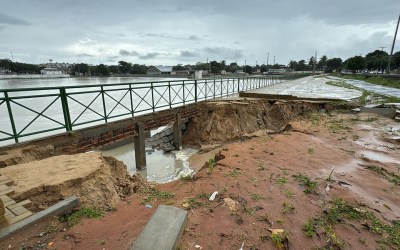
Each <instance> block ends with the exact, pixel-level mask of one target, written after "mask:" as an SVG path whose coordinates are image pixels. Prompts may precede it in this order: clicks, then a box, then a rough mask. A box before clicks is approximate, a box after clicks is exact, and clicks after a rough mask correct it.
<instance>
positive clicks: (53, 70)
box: [40, 68, 64, 75]
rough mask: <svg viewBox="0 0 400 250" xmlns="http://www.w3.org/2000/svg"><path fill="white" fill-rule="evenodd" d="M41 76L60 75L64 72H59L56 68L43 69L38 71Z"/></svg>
mask: <svg viewBox="0 0 400 250" xmlns="http://www.w3.org/2000/svg"><path fill="white" fill-rule="evenodd" d="M40 74H42V75H62V74H64V71H62V70H59V69H58V68H44V69H42V70H41V71H40Z"/></svg>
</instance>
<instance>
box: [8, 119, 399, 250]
mask: <svg viewBox="0 0 400 250" xmlns="http://www.w3.org/2000/svg"><path fill="white" fill-rule="evenodd" d="M291 125H292V130H291V131H287V132H284V133H282V134H273V135H264V136H260V137H257V138H253V139H249V140H244V141H239V142H234V143H229V144H225V145H221V146H220V147H219V149H216V150H217V151H218V150H220V151H221V154H222V155H223V157H224V158H223V159H221V160H219V161H217V162H216V165H215V166H214V167H210V165H207V164H205V165H204V164H199V162H204V161H207V159H209V157H210V155H212V154H213V153H214V152H215V151H211V152H212V153H210V152H208V153H207V155H199V156H196V157H197V161H196V162H197V166H200V165H204V167H203V168H201V169H200V171H199V172H198V173H197V174H196V175H195V176H194V178H192V179H191V180H178V181H175V182H172V183H168V184H163V185H157V186H156V188H157V189H158V190H162V191H166V192H171V193H174V197H173V198H169V199H163V197H162V196H159V197H158V198H157V197H156V198H155V199H150V200H146V201H145V198H146V197H148V196H149V193H137V194H133V195H132V196H129V197H127V198H126V199H125V200H124V201H122V202H120V203H119V204H118V206H117V207H116V208H115V211H113V212H108V213H106V215H105V216H104V217H103V218H101V219H82V220H81V222H80V223H79V224H78V225H76V226H73V227H67V226H66V225H65V224H64V223H60V222H58V220H57V218H52V219H49V220H47V221H44V222H41V223H39V224H38V225H35V227H32V228H30V229H27V230H25V231H23V232H21V233H18V234H17V235H14V236H12V238H8V239H6V240H3V241H2V242H1V243H0V249H7V248H11V249H18V247H19V246H21V245H24V246H32V248H33V249H45V248H49V249H128V248H129V246H130V245H131V243H132V242H133V240H134V239H135V238H136V237H137V236H138V235H139V233H140V231H141V230H142V229H143V228H144V226H145V224H146V223H147V221H148V219H149V218H150V217H151V215H152V214H153V213H154V211H155V210H156V208H157V206H158V205H159V204H168V205H173V206H177V207H180V208H182V209H187V210H188V213H189V221H188V225H187V227H186V229H185V231H184V233H183V236H182V239H181V240H180V242H179V246H180V249H239V248H240V247H241V246H242V244H243V245H244V246H243V249H277V248H276V246H275V244H274V242H273V239H272V237H271V232H270V231H269V230H268V229H283V230H285V231H286V232H287V233H288V235H289V236H288V239H289V246H290V249H318V248H323V247H327V248H328V249H377V248H378V247H384V248H386V249H398V248H399V245H397V246H395V245H393V244H391V245H390V244H385V243H379V240H384V239H388V235H386V234H383V236H381V235H380V234H378V233H376V232H374V230H373V228H371V226H370V225H371V224H370V222H369V221H367V220H364V219H362V220H352V219H349V218H348V217H343V218H341V217H340V214H339V215H338V216H339V217H338V219H337V221H335V223H333V224H332V225H329V226H326V227H324V228H321V227H318V226H317V225H314V226H315V228H314V229H315V230H314V233H313V234H312V236H311V237H308V236H307V235H306V234H305V231H304V230H303V228H304V225H305V224H306V223H307V221H308V220H309V219H310V218H314V219H315V221H316V218H325V217H327V216H328V215H329V214H330V211H334V210H333V205H334V204H336V203H337V202H338V201H341V200H339V199H343V200H344V201H345V202H347V203H346V204H350V205H351V206H352V208H351V209H350V210H351V211H353V212H354V211H356V212H357V213H359V214H362V213H365V214H366V213H368V214H369V213H371V214H374V215H375V216H376V218H378V219H379V221H382V223H385V224H387V225H391V222H390V221H393V220H400V206H399V204H400V186H399V184H396V183H393V182H391V180H392V177H393V176H394V177H395V176H399V175H400V151H399V150H398V149H399V148H400V145H399V144H398V138H399V134H398V133H399V130H400V125H399V124H398V123H395V122H394V121H392V120H390V119H386V118H382V117H377V116H374V115H368V114H361V115H355V114H334V115H331V116H329V115H326V114H321V113H313V114H311V115H310V116H309V119H307V120H305V119H303V120H296V121H293V122H292V123H291ZM214 150H215V149H214ZM368 166H376V167H379V168H382V169H384V170H386V171H387V172H384V173H389V172H390V173H392V174H393V175H391V177H390V176H388V175H385V174H382V172H376V171H374V170H372V169H371V168H368ZM332 171H333V172H332ZM331 172H332V174H331V176H330V173H331ZM300 173H301V174H302V176H307V177H308V178H309V180H310V181H315V182H316V186H315V189H313V190H312V192H308V193H306V192H305V191H306V190H307V187H308V186H307V184H305V183H304V182H302V181H299V179H298V178H296V177H295V176H299V174H300ZM329 176H330V178H329ZM394 177H393V178H394ZM327 179H329V180H327ZM214 191H218V192H219V195H218V196H217V198H216V199H215V201H209V200H208V197H209V196H210V195H211V194H212V193H213V192H214ZM224 198H231V199H232V200H233V201H235V202H236V204H235V206H236V208H237V210H236V211H232V210H231V209H230V207H229V206H228V205H227V204H225V202H224ZM335 202H336V203H335ZM146 204H147V205H151V208H147V207H146ZM360 211H361V212H360ZM315 221H314V222H315ZM314 224H315V223H314ZM395 233H396V232H395ZM397 233H399V234H400V232H397ZM49 243H50V245H49ZM399 244H400V243H399ZM196 245H197V248H196V247H195V246H196ZM200 247H201V248H200Z"/></svg>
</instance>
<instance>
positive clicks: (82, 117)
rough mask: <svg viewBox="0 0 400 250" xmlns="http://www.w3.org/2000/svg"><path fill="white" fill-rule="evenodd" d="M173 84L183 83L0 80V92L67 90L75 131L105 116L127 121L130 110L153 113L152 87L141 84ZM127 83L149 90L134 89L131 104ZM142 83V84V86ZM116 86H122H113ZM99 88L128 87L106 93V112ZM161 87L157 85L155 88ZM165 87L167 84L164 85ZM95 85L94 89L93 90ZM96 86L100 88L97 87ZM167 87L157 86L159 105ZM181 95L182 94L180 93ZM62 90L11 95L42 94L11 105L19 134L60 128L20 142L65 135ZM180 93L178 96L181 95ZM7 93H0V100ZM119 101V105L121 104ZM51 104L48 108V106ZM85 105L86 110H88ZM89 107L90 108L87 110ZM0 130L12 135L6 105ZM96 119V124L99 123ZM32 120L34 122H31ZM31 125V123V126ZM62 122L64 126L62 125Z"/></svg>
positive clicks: (142, 79) (1, 107)
mask: <svg viewBox="0 0 400 250" xmlns="http://www.w3.org/2000/svg"><path fill="white" fill-rule="evenodd" d="M166 80H167V81H174V80H176V81H177V82H176V83H177V84H179V83H181V82H182V80H183V79H182V78H181V79H172V78H167V79H166V78H159V77H157V78H149V77H82V78H54V79H8V80H5V79H2V80H0V90H4V89H25V88H48V87H68V88H69V89H67V93H70V94H71V95H69V97H68V106H69V112H70V116H71V120H72V123H73V126H74V129H79V128H83V127H88V126H94V125H97V124H101V123H104V122H105V121H104V118H103V117H104V113H106V114H107V116H110V118H109V119H108V121H113V120H118V119H122V118H128V117H130V116H131V115H130V114H129V115H128V114H127V113H130V112H129V110H128V109H130V108H131V105H133V108H134V109H135V110H136V111H140V110H146V109H147V112H150V111H151V110H150V109H149V108H151V103H152V101H151V98H152V96H151V93H148V92H147V90H148V86H149V85H150V84H146V83H144V84H141V82H149V81H152V82H159V81H166ZM127 83H133V84H132V85H131V86H132V87H134V86H139V85H140V86H143V87H146V86H147V87H146V88H142V89H135V90H134V91H133V92H132V103H131V99H130V94H129V90H128V89H127V88H128V85H127ZM139 83H140V84H139ZM113 84H122V85H118V86H114V85H113ZM98 85H104V86H105V87H104V89H105V90H112V89H116V88H125V89H124V90H116V91H111V92H107V93H108V95H106V94H105V97H104V101H105V104H106V110H104V108H103V101H102V96H101V95H100V94H99V93H100V90H101V87H98ZM158 85H161V84H158V83H155V84H154V86H158ZM164 85H165V84H164ZM81 86H89V87H86V88H79V87H81ZM90 86H93V87H90ZM96 86H97V87H96ZM176 88H178V86H177V87H176ZM165 89H166V87H157V88H155V90H157V91H158V92H160V94H158V93H156V91H155V96H154V97H155V99H157V100H158V99H161V100H160V101H159V102H158V104H159V105H160V104H161V103H166V101H165V100H164V99H162V98H160V95H161V94H162V93H163V91H164V90H165ZM83 91H92V93H84V94H73V93H76V92H83ZM178 92H179V91H178ZM59 93H60V91H59V90H58V89H54V90H41V91H34V92H33V91H19V92H9V93H8V95H9V96H10V97H21V96H28V97H29V96H32V95H41V96H40V97H35V98H24V99H14V100H13V102H11V107H12V112H13V117H14V121H15V125H16V130H17V133H20V134H29V133H33V132H35V131H40V130H45V129H52V128H60V129H58V130H55V131H51V132H46V133H41V134H40V135H29V136H27V137H21V138H20V140H19V141H20V142H23V141H27V140H31V139H35V138H39V137H43V136H48V135H52V134H56V133H62V132H64V131H65V128H61V127H62V126H63V124H64V115H63V112H62V104H61V100H60V98H59V97H58V95H59ZM48 94H52V95H54V96H50V97H45V96H43V95H48ZM179 95H180V93H178V96H179ZM3 96H4V94H3V93H2V92H1V91H0V97H3ZM118 102H119V103H118ZM49 104H51V105H50V106H49V107H48V105H49ZM85 106H86V107H85ZM87 106H90V107H89V108H87ZM42 111H44V112H43V114H44V116H39V115H38V113H36V112H39V113H40V112H42ZM145 112H146V111H144V112H138V113H137V114H135V115H140V114H143V113H145ZM122 114H127V115H125V116H122V117H112V116H116V115H122ZM0 117H1V119H0V131H4V132H6V133H9V134H12V128H11V122H10V119H9V114H8V111H7V105H6V104H5V103H0ZM96 120H97V121H96ZM31 121H33V123H31ZM88 121H94V122H91V123H89V124H85V123H86V122H88ZM30 123H31V124H30ZM60 123H61V124H60ZM6 137H7V135H6V134H5V133H0V139H2V138H6ZM12 143H14V141H13V140H7V141H2V142H0V146H2V145H7V144H12Z"/></svg>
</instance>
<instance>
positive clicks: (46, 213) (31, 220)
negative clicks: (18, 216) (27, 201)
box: [0, 195, 79, 240]
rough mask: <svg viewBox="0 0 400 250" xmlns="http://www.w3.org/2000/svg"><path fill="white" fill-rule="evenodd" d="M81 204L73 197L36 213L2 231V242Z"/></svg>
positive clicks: (0, 233) (0, 235)
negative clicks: (14, 234) (41, 221)
mask: <svg viewBox="0 0 400 250" xmlns="http://www.w3.org/2000/svg"><path fill="white" fill-rule="evenodd" d="M78 204H79V198H78V197H77V196H75V195H74V196H71V197H69V198H67V199H65V200H63V201H61V202H59V203H57V204H55V205H53V206H51V207H49V208H46V209H45V210H43V211H40V212H39V213H36V214H34V215H32V216H30V217H28V218H26V219H24V220H22V221H20V222H17V223H15V224H12V225H10V226H9V227H7V228H5V229H3V230H1V231H0V240H2V239H4V238H6V237H7V236H9V235H11V234H13V233H16V232H18V231H20V230H22V229H24V228H26V227H28V226H31V225H34V224H35V223H37V222H39V221H40V220H43V219H45V218H47V217H50V216H53V215H56V214H60V213H62V212H65V211H68V210H71V209H72V208H74V207H75V206H77V205H78Z"/></svg>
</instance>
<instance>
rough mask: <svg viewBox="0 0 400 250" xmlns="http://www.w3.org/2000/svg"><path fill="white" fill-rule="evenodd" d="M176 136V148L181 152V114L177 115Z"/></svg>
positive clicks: (174, 130)
mask: <svg viewBox="0 0 400 250" xmlns="http://www.w3.org/2000/svg"><path fill="white" fill-rule="evenodd" d="M173 134H174V147H175V149H176V150H181V147H182V115H181V113H176V115H175V122H174V125H173Z"/></svg>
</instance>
